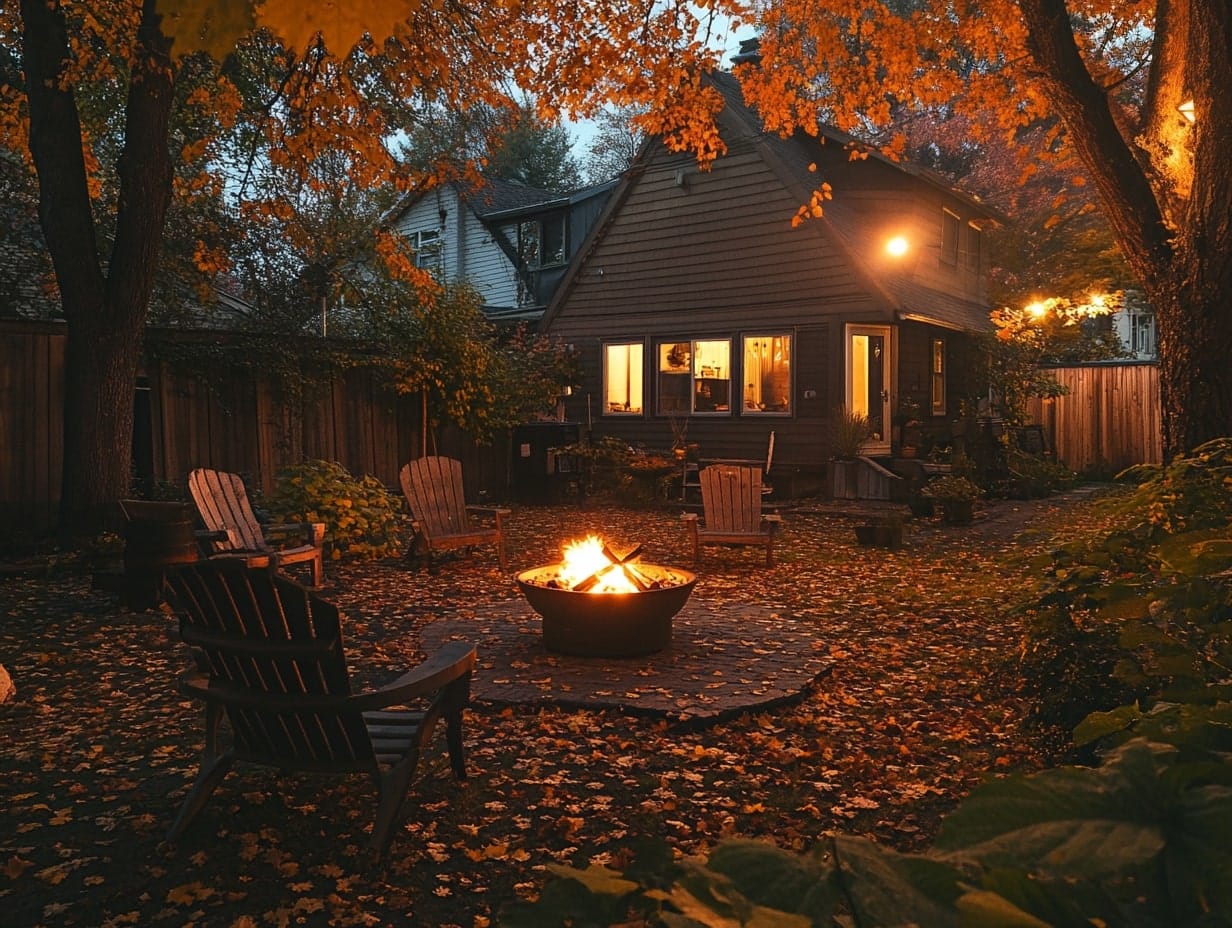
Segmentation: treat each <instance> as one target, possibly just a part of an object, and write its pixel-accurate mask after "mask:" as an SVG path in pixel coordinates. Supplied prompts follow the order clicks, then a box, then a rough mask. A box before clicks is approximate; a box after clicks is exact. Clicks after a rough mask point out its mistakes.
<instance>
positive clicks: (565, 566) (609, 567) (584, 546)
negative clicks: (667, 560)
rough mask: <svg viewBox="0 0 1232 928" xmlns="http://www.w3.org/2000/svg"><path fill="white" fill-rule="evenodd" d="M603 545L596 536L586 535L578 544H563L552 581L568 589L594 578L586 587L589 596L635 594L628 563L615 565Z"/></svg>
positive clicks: (635, 586)
mask: <svg viewBox="0 0 1232 928" xmlns="http://www.w3.org/2000/svg"><path fill="white" fill-rule="evenodd" d="M605 547H606V545H604V543H603V539H601V538H599V536H597V535H587V536H586V537H585V538H583V539H581V540H580V541H570V542H567V543H566V544H565V547H564V558H563V559H562V560H561V563H560V571H559V573H558V574H557V577H556V580H557V583H559V584H560V586H562V587H564V588H565V589H567V590H571V589H573V588H574V587H576V586H577V585H578V584H579V583H583V582H584V581H587V580H590V579H591V578H594V583H593V585H590V586H588V587H587V592H590V593H636V592H637V591H638V585H637V584H636V583H634V581H633V579H632V577H630V576H629V574H630V572H631V571H634V570H636V569H637V568H635V567H634V566H633V565H632V564H627V563H617V562H616V561H614V560H612V558H611V557H610V556H609V555H608V553H607V552H606V551H605V550H604V548H605Z"/></svg>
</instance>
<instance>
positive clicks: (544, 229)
mask: <svg viewBox="0 0 1232 928" xmlns="http://www.w3.org/2000/svg"><path fill="white" fill-rule="evenodd" d="M615 186H616V181H615V180H612V181H608V182H606V183H603V184H597V185H594V186H591V187H585V188H583V189H581V190H577V191H574V192H573V193H569V194H564V195H557V194H553V193H549V192H548V191H546V190H538V189H535V188H533V187H526V186H523V185H521V184H515V183H512V182H509V181H502V180H496V179H490V180H485V181H484V182H483V183H482V185H479V186H476V185H470V184H466V183H463V182H460V181H454V182H450V183H446V184H441V185H439V186H437V187H435V188H433V189H432V190H429V191H427V192H423V193H417V194H413V195H412V196H410V197H409V198H407V199H406V200H405V201H403V203H402V204H400V205H399V207H398V208H397V209H396V210H395V211H394V212H393V214H392V215H391V216H390V218H389V219H388V224H389V226H390V227H391V228H393V229H394V230H396V231H397V232H398V233H400V234H401V235H402V236H403V237H405V238H406V240H407V241H409V242H410V243H411V245H412V246H413V247H414V249H415V253H416V261H417V263H418V264H419V266H420V267H423V268H426V269H429V270H431V271H433V272H434V273H436V274H438V275H439V278H440V279H441V280H443V281H446V282H451V283H452V282H458V281H466V282H468V283H469V284H470V285H471V286H473V287H474V288H475V289H476V290H477V291H478V292H479V294H480V296H481V297H482V299H483V302H484V312H485V313H486V315H487V316H488V318H490V319H492V320H493V321H497V322H516V321H523V320H531V321H536V320H538V319H539V317H540V316H542V315H543V311H544V308H545V307H546V306H547V304H548V301H549V300H551V298H552V294H553V293H554V292H555V290H556V287H557V285H558V284H559V283H560V281H561V279H562V278H563V277H564V275H565V271H566V269H567V267H568V265H569V261H570V260H571V259H572V258H573V256H574V255H575V254H576V253H577V250H578V248H579V246H580V245H581V243H582V242H583V241H584V240H585V238H586V235H587V233H588V232H589V231H590V228H591V226H592V225H593V224H594V221H595V219H596V218H597V217H598V216H599V213H600V212H601V210H602V209H603V206H604V204H605V203H606V202H607V199H608V196H609V195H610V194H611V192H612V190H613V189H614V188H615Z"/></svg>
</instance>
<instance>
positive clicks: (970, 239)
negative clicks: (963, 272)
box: [967, 222, 984, 270]
mask: <svg viewBox="0 0 1232 928" xmlns="http://www.w3.org/2000/svg"><path fill="white" fill-rule="evenodd" d="M983 247H984V233H983V232H982V231H980V227H979V226H977V225H976V224H975V223H974V222H969V223H967V267H969V268H972V269H973V270H974V269H978V268H979V266H980V251H981V250H982V249H983Z"/></svg>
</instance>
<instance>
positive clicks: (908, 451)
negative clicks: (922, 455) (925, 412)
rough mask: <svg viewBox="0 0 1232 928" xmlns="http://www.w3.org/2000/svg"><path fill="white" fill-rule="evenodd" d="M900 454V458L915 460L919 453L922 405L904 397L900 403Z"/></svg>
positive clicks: (898, 419)
mask: <svg viewBox="0 0 1232 928" xmlns="http://www.w3.org/2000/svg"><path fill="white" fill-rule="evenodd" d="M895 418H896V420H897V422H898V454H899V457H904V458H913V457H915V456H916V454H917V453H918V451H919V447H920V438H921V429H920V404H919V403H917V402H916V401H915V400H914V399H912V398H911V397H909V396H906V397H903V398H902V399H901V400H899V403H898V415H897V416H896V417H895Z"/></svg>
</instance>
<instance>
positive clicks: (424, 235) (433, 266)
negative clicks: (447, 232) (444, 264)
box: [411, 229, 441, 273]
mask: <svg viewBox="0 0 1232 928" xmlns="http://www.w3.org/2000/svg"><path fill="white" fill-rule="evenodd" d="M411 247H413V248H414V249H415V266H416V267H418V268H422V269H423V270H425V271H432V272H434V273H435V272H437V271H439V270H440V269H441V233H440V232H439V231H438V230H437V229H422V230H420V231H419V232H413V233H412V234H411Z"/></svg>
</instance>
